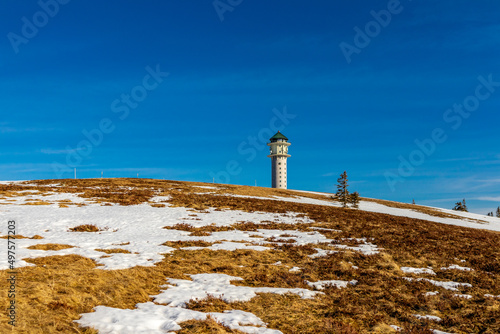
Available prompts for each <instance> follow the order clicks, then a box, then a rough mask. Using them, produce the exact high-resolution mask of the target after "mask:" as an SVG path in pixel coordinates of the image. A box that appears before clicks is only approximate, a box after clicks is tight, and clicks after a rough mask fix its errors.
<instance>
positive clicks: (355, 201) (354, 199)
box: [349, 191, 359, 209]
mask: <svg viewBox="0 0 500 334" xmlns="http://www.w3.org/2000/svg"><path fill="white" fill-rule="evenodd" d="M349 203H350V204H351V205H352V207H353V208H356V209H357V208H359V193H358V192H357V191H355V192H353V193H352V194H350V195H349Z"/></svg>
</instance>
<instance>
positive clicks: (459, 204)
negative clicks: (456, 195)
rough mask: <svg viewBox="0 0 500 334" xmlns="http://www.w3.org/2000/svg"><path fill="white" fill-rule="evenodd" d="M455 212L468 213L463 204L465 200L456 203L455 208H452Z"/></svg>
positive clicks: (465, 205)
mask: <svg viewBox="0 0 500 334" xmlns="http://www.w3.org/2000/svg"><path fill="white" fill-rule="evenodd" d="M453 210H455V211H464V212H469V210H468V209H467V204H465V198H464V199H463V201H462V202H460V201H459V202H456V203H455V207H454V208H453Z"/></svg>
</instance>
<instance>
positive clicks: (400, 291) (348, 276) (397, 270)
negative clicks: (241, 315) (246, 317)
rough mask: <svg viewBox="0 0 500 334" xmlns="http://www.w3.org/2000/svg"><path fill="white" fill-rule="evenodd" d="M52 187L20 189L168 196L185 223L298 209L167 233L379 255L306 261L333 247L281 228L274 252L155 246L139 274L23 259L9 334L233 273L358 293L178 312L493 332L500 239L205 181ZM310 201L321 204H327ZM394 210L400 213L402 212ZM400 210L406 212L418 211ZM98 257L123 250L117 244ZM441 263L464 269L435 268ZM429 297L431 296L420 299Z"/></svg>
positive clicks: (71, 326)
mask: <svg viewBox="0 0 500 334" xmlns="http://www.w3.org/2000/svg"><path fill="white" fill-rule="evenodd" d="M55 182H56V181H53V180H52V181H51V180H45V181H38V186H36V187H35V186H27V187H28V188H29V189H30V190H32V191H34V192H35V191H37V192H38V191H39V192H44V191H50V192H58V191H62V192H65V191H67V192H71V193H75V194H81V195H80V196H82V197H84V198H87V199H88V200H89V201H94V202H99V203H115V204H119V205H133V204H140V203H145V202H148V201H149V200H151V199H152V198H153V197H154V196H168V200H167V202H168V205H170V206H179V207H187V208H192V209H193V213H192V216H191V217H190V218H192V219H193V221H196V217H197V216H199V215H202V214H205V212H207V210H208V209H210V210H213V209H215V210H242V211H249V212H252V211H259V212H276V213H283V214H290V213H291V212H294V213H300V214H301V217H304V218H309V219H311V220H312V222H311V223H304V222H302V223H297V224H295V225H290V224H283V223H279V222H271V221H264V222H246V221H242V222H239V223H236V224H233V225H231V226H216V225H209V226H203V227H195V226H193V225H191V224H189V223H186V222H187V221H180V222H179V224H177V225H173V226H168V227H165V228H166V229H175V230H182V231H186V232H189V233H190V234H191V235H193V236H194V235H206V234H208V235H210V234H211V233H214V232H219V231H228V230H233V229H238V230H244V231H250V232H251V231H256V230H257V229H280V230H289V229H296V230H300V231H310V232H312V231H315V232H319V233H322V234H324V235H325V236H326V237H328V238H330V239H334V240H335V241H339V242H340V241H342V243H343V244H352V245H355V244H357V242H356V241H355V240H345V238H367V239H368V240H370V241H371V242H373V243H375V244H376V245H377V246H378V247H379V249H381V252H380V253H378V254H375V255H363V254H361V253H359V252H353V251H349V250H343V251H342V250H341V251H339V252H337V253H332V254H330V255H328V256H325V257H318V258H311V257H310V255H312V254H314V253H316V250H315V248H325V249H330V248H332V247H334V244H333V245H332V244H320V245H295V243H279V242H280V238H286V236H287V235H286V234H285V232H284V233H283V235H281V236H278V237H276V238H275V239H269V240H268V241H269V242H272V243H274V244H271V245H272V246H273V248H270V249H269V250H266V251H253V250H236V251H212V250H207V249H198V250H185V249H182V248H184V247H193V246H194V247H209V246H211V245H212V243H209V242H204V241H200V240H198V241H196V240H192V241H177V242H175V241H174V242H171V241H170V242H165V243H164V245H165V246H169V247H173V248H176V250H175V251H174V252H173V253H170V254H166V255H165V257H164V259H163V261H161V262H159V263H157V264H156V265H155V266H152V267H140V266H138V267H134V268H131V269H125V270H102V269H99V268H100V267H99V266H98V265H96V263H95V262H94V261H92V260H90V259H87V258H84V257H81V256H77V255H65V256H49V257H41V258H35V259H26V261H27V262H30V263H33V264H35V265H36V266H32V267H31V266H30V267H23V268H19V270H18V271H19V274H18V275H19V277H22V280H19V281H18V287H17V288H18V290H19V291H21V292H22V293H20V294H19V295H18V297H17V298H18V300H17V303H18V314H19V320H18V321H19V323H18V326H17V332H18V333H33V334H38V333H86V334H91V333H92V334H94V333H97V332H96V331H95V330H93V329H89V328H85V329H82V328H80V327H78V325H77V324H76V323H74V322H73V321H74V320H76V319H79V317H80V315H81V314H82V313H87V312H92V309H93V308H94V307H95V306H98V305H105V306H109V307H117V308H127V309H134V308H135V305H136V304H137V303H142V302H148V301H151V300H152V298H151V297H150V296H152V295H156V294H158V293H159V292H160V290H162V289H164V288H162V287H161V286H162V285H164V284H165V283H166V279H167V278H180V279H186V277H187V276H186V274H198V273H224V274H228V275H232V276H237V277H241V278H243V281H234V282H233V283H232V284H234V285H243V286H254V287H264V286H266V287H281V288H309V289H311V287H309V286H308V285H307V284H306V281H310V282H316V281H318V280H345V281H351V280H356V281H358V283H357V284H356V285H352V286H349V287H347V288H343V289H338V288H335V287H327V288H326V289H325V290H322V292H324V294H321V295H318V296H317V297H316V298H314V299H301V298H300V297H298V296H295V295H277V294H258V296H257V297H256V298H253V299H252V300H250V301H248V302H236V303H227V302H224V301H222V300H220V299H217V298H208V299H204V300H192V301H191V302H190V303H189V305H188V307H189V308H190V309H193V310H198V311H203V312H223V311H224V310H229V309H238V310H243V311H247V312H251V313H253V314H255V315H256V316H258V317H260V318H261V319H262V320H263V321H264V322H266V323H267V324H268V327H269V328H273V329H278V330H281V331H282V332H283V333H292V334H295V333H297V334H298V333H319V334H327V333H328V334H330V333H344V334H352V333H369V332H371V333H387V332H389V331H391V330H392V329H391V328H390V327H389V325H397V326H400V327H402V328H403V333H431V332H430V328H432V329H438V330H442V331H446V332H451V333H457V334H458V333H498V332H499V331H500V323H499V321H498V319H500V298H491V297H486V296H485V295H486V294H491V295H495V296H497V295H500V280H499V279H498V277H499V275H500V260H499V259H500V234H499V233H495V232H491V231H486V230H478V229H468V228H462V227H458V226H450V225H445V224H438V223H433V222H429V221H424V220H418V219H411V218H405V217H396V216H390V215H386V214H380V213H371V212H365V211H360V210H352V209H344V208H338V207H332V206H321V205H312V204H301V203H292V202H284V201H275V200H266V199H265V198H242V197H231V196H227V195H225V194H226V193H230V194H238V195H249V194H252V195H251V196H259V197H272V196H280V197H293V196H297V195H298V194H299V193H297V192H292V191H286V190H273V189H263V188H256V187H237V186H226V185H224V186H222V185H215V186H216V187H217V189H211V188H200V187H198V186H200V185H204V186H207V185H206V184H197V183H184V182H174V181H157V180H141V179H116V180H114V179H113V180H106V179H96V180H63V181H61V182H60V183H61V185H62V187H54V186H53V185H54V183H55ZM57 182H59V181H57ZM30 184H33V182H31V183H30ZM209 186H210V185H209ZM30 187H33V188H30ZM96 187H99V188H96ZM7 188H8V187H7ZM7 188H6V187H5V185H0V194H2V195H3V196H4V197H9V198H12V197H15V196H10V195H12V194H13V193H19V192H20V191H22V190H26V189H25V188H23V186H17V185H16V186H11V188H9V189H7ZM92 189H94V190H92ZM302 195H303V194H302V193H300V196H302ZM304 196H305V195H304ZM310 196H313V198H314V197H315V196H317V198H321V199H323V200H327V197H326V196H321V195H314V194H310ZM374 201H375V200H374ZM381 203H382V204H384V205H387V204H386V203H385V202H381ZM394 205H395V206H396V205H400V206H401V207H405V205H404V204H394ZM407 205H408V206H409V207H411V208H412V209H414V210H415V207H418V206H415V205H411V204H407ZM422 208H424V209H425V207H422ZM55 210H58V209H57V208H56V209H55ZM158 210H160V209H158ZM425 210H427V209H425ZM429 210H431V209H429ZM436 212H438V211H436ZM82 226H84V227H82ZM82 226H77V227H74V228H73V229H77V230H78V231H89V229H90V231H92V232H97V231H99V228H98V227H97V226H95V225H87V226H85V225H82ZM89 226H93V227H89ZM313 227H320V228H321V229H312V228H313ZM126 244H127V243H122V245H126ZM45 245H46V246H43V245H36V246H33V247H46V248H47V250H48V249H50V247H54V248H57V247H62V246H67V245H53V246H48V245H51V244H45ZM117 246H119V245H117ZM70 247H71V246H70ZM33 249H41V248H33ZM60 249H62V248H60ZM98 251H102V252H105V253H116V252H128V251H126V250H124V249H120V248H119V247H117V248H115V249H99V250H98ZM451 264H456V265H462V266H467V267H470V268H472V269H473V270H471V271H460V270H445V269H441V268H443V267H448V266H449V265H451ZM293 267H299V268H300V270H298V271H290V269H291V268H293ZM401 267H417V268H427V267H431V268H433V270H434V271H435V273H436V275H432V276H431V275H419V276H416V275H412V274H405V273H404V272H402V270H401ZM6 277H7V273H6V271H1V272H0V307H2V308H3V309H5V308H6V307H7V305H8V299H7V280H6ZM403 277H414V278H417V277H426V278H430V279H434V280H442V281H455V282H461V283H469V284H471V285H472V288H467V287H460V288H459V290H458V291H450V290H445V289H443V288H440V287H436V286H434V285H432V284H431V283H430V282H429V281H424V280H421V281H417V280H413V281H409V280H406V279H403ZM431 291H439V293H438V294H436V295H426V293H427V292H431ZM455 294H469V295H471V296H472V298H470V299H465V298H460V297H457V296H456V295H455ZM415 314H421V315H434V316H438V317H440V318H441V319H442V321H441V322H434V321H430V320H424V319H417V318H416V317H415V316H414V315H415ZM182 326H183V329H182V330H181V331H179V332H178V333H238V332H237V331H231V330H229V329H227V328H225V327H223V326H222V325H220V324H218V323H217V322H215V321H213V320H212V319H208V320H206V321H188V322H185V323H183V324H182ZM10 330H11V328H10V327H9V326H8V325H7V317H6V314H5V312H2V313H0V332H2V333H3V332H10Z"/></svg>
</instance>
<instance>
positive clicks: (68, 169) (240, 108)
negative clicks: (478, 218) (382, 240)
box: [0, 0, 500, 213]
mask: <svg viewBox="0 0 500 334" xmlns="http://www.w3.org/2000/svg"><path fill="white" fill-rule="evenodd" d="M214 3H215V5H214ZM56 4H57V5H56ZM44 8H45V9H44ZM499 14H500V3H498V1H493V0H492V1H477V2H474V3H472V2H470V1H437V2H436V1H410V0H401V1H400V2H397V1H395V0H391V1H326V0H325V1H319V0H318V1H293V0H288V1H249V0H243V1H240V0H220V1H216V2H213V1H190V2H187V1H179V0H175V1H160V0H155V1H153V0H145V1H124V0H121V1H117V0H110V1H105V2H103V1H94V0H88V1H81V0H72V1H69V0H64V1H63V0H59V2H57V1H56V0H42V1H41V2H36V1H22V2H20V1H9V4H8V5H5V7H4V10H3V11H2V13H0V17H1V20H0V33H1V34H3V38H2V39H1V42H0V66H1V71H0V88H1V90H0V94H1V99H0V110H1V113H2V117H1V119H0V134H1V137H2V140H1V150H0V158H1V160H0V173H1V179H4V180H19V179H42V178H44V179H45V178H60V177H64V178H68V177H73V168H75V167H76V168H77V173H78V177H82V178H83V177H85V178H88V177H100V176H101V172H103V173H104V176H107V177H135V176H137V173H139V176H140V177H151V178H160V179H161V178H165V179H175V180H188V181H204V182H211V181H212V180H213V178H214V177H215V178H216V179H217V180H219V181H226V182H228V183H232V184H243V185H254V184H255V182H257V185H259V186H270V183H271V175H270V159H269V158H267V157H266V156H267V153H268V149H267V146H265V142H264V141H262V140H261V139H259V138H264V139H266V138H269V137H270V136H268V134H269V133H271V132H273V131H274V130H276V129H278V128H279V129H281V130H282V132H283V133H284V134H285V135H286V136H288V138H289V139H290V142H291V143H292V146H291V147H290V154H291V155H292V157H291V158H290V159H289V164H288V168H289V171H288V178H289V179H288V186H289V188H292V189H304V190H314V191H330V192H332V191H334V188H335V184H336V179H337V177H338V175H339V174H340V173H342V172H343V171H344V170H346V171H347V172H348V175H349V177H350V180H351V182H350V183H351V190H353V191H354V190H357V191H359V192H360V193H361V195H362V196H366V197H373V198H382V199H389V200H396V201H402V202H411V200H412V199H415V201H416V202H417V203H419V204H425V205H432V206H439V207H445V208H451V207H452V206H453V204H454V202H456V201H458V200H461V199H462V198H466V200H467V201H468V203H469V208H470V209H471V211H474V212H478V213H487V212H489V211H493V210H494V209H495V208H496V207H497V206H499V205H500V149H499V142H500V131H499V124H500V122H499V121H500V113H499V109H500V108H499V107H500V83H497V82H500V71H499V59H500V58H499V54H500V53H499V51H500V43H499V36H500V24H499V23H498V17H499ZM377 18H378V20H377ZM359 31H361V33H359ZM346 50H350V51H346ZM352 50H355V52H354V51H352ZM346 55H347V57H346ZM155 72H156V74H153V75H152V73H155ZM167 73H168V74H167ZM146 86H147V88H146ZM478 94H479V95H478ZM464 104H465V107H466V109H464V107H462V109H461V111H457V110H460V109H454V105H458V107H457V108H460V105H464ZM436 131H437V134H438V135H436V133H435V132H436ZM433 132H434V134H435V136H434V137H433ZM85 133H87V134H88V133H90V134H92V135H90V138H91V140H89V139H88V138H87V137H86V136H85ZM416 140H417V141H420V142H421V143H424V144H426V145H427V146H425V145H424V146H422V147H423V148H422V147H419V146H417V144H416V143H415V141H416ZM401 161H406V163H404V162H403V163H402V162H401ZM401 165H403V166H401Z"/></svg>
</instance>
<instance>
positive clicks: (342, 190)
mask: <svg viewBox="0 0 500 334" xmlns="http://www.w3.org/2000/svg"><path fill="white" fill-rule="evenodd" d="M337 182H338V184H337V192H336V193H335V199H336V200H338V201H339V202H340V203H342V207H344V208H347V203H348V202H349V191H348V190H347V187H349V185H348V184H347V172H346V171H344V172H343V173H342V174H340V177H339V178H338V179H337Z"/></svg>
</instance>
